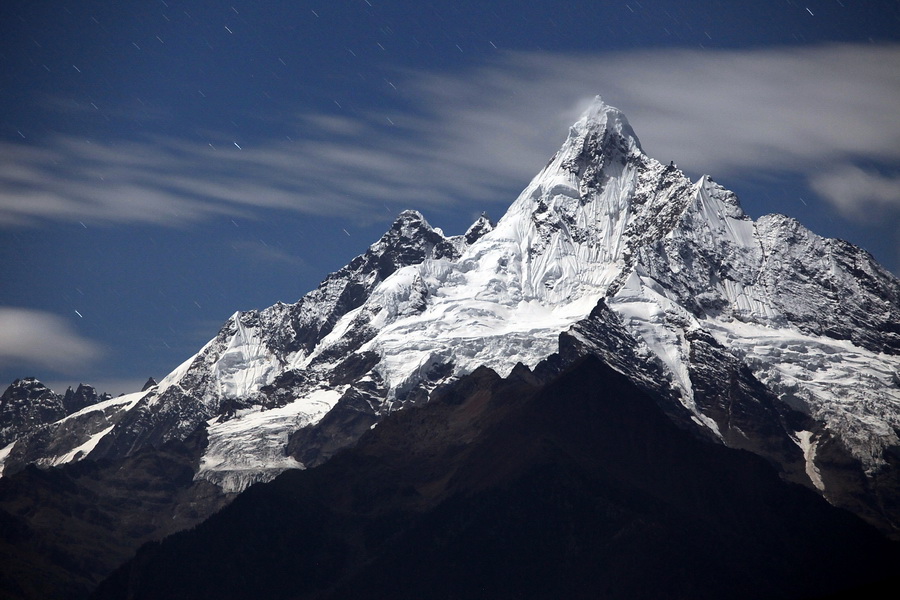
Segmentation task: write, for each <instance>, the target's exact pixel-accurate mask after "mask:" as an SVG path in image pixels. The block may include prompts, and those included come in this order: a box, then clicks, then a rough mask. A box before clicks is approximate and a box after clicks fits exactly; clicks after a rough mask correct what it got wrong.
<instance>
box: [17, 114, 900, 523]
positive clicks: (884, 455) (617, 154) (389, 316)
mask: <svg viewBox="0 0 900 600" xmlns="http://www.w3.org/2000/svg"><path fill="white" fill-rule="evenodd" d="M582 354H595V355H597V356H600V357H601V358H602V359H604V360H605V361H606V362H607V363H609V364H610V365H611V366H613V367H614V368H615V369H616V370H618V371H620V372H622V373H624V374H626V375H627V376H628V377H630V378H631V379H632V381H634V382H635V383H637V384H638V385H639V386H640V387H642V388H643V389H645V390H647V391H650V392H652V393H653V394H654V396H655V397H656V398H658V399H659V402H660V404H661V406H663V408H664V409H665V410H666V412H667V413H668V414H669V415H670V416H671V417H672V418H673V419H675V420H676V421H677V422H679V423H681V424H682V425H683V426H684V427H687V428H692V429H693V430H694V431H695V432H696V433H698V434H699V435H701V436H705V437H709V438H711V439H715V440H718V441H720V442H722V443H725V444H726V445H729V446H734V447H742V448H747V449H750V450H752V451H754V452H757V453H759V454H761V455H763V456H766V457H767V458H769V459H770V460H772V461H774V462H776V463H777V464H779V465H780V467H781V468H782V469H783V471H784V474H785V476H786V477H787V478H789V479H793V480H795V481H801V482H804V483H806V484H807V485H809V486H813V487H815V488H817V489H819V490H820V491H822V492H823V493H824V494H825V495H826V497H829V498H830V499H832V500H833V501H835V502H838V503H840V502H842V501H844V500H842V498H844V495H842V494H844V493H845V492H846V494H845V495H846V496H847V497H849V496H853V495H854V494H855V492H854V491H853V490H856V489H857V488H860V489H861V488H862V487H866V486H868V485H870V483H871V481H876V480H877V478H878V477H879V476H883V474H884V473H893V475H891V477H896V473H897V471H896V470H895V466H894V464H895V462H893V461H892V460H891V456H892V453H893V452H895V450H896V448H897V447H898V446H900V439H898V433H897V432H898V431H900V281H898V280H897V279H896V278H895V277H893V276H892V275H891V274H890V273H889V272H887V271H886V270H885V269H883V268H882V267H881V266H879V265H878V264H877V263H876V262H875V260H874V259H873V258H872V257H871V256H870V255H869V254H867V253H866V252H865V251H863V250H861V249H859V248H857V247H855V246H853V245H851V244H849V243H846V242H843V241H840V240H830V239H824V238H821V237H819V236H817V235H815V234H813V233H811V232H809V231H808V230H806V229H805V228H803V227H802V226H801V225H800V224H799V223H797V222H796V221H794V220H792V219H790V218H787V217H784V216H781V215H769V216H765V217H762V218H760V219H759V220H757V221H753V220H752V219H750V218H749V217H748V216H746V215H745V214H744V213H743V212H742V210H741V208H740V205H739V203H738V200H737V198H736V197H735V196H734V194H732V193H731V192H729V191H727V190H726V189H724V188H723V187H721V186H720V185H718V184H717V183H715V182H714V181H712V179H710V178H709V177H703V178H701V179H700V181H698V182H696V183H693V182H691V181H690V180H689V179H688V178H687V177H685V175H684V174H683V173H682V172H681V171H679V170H678V169H677V168H676V167H675V166H674V165H671V164H670V165H663V164H661V163H659V162H658V161H656V160H654V159H653V158H650V157H648V156H647V155H646V154H644V152H643V151H642V150H641V146H640V143H639V141H638V139H637V137H636V135H635V134H634V132H633V131H632V129H631V127H630V125H629V124H628V122H627V120H626V119H625V117H624V115H622V113H621V112H619V111H618V110H616V109H615V108H612V107H610V106H607V105H606V104H604V103H603V102H602V101H600V100H599V99H598V100H597V101H596V102H595V103H594V104H593V106H592V107H591V108H590V109H589V110H588V111H587V112H586V113H585V114H584V116H583V117H582V118H581V119H580V120H579V121H578V122H577V123H576V124H575V125H574V126H573V127H572V128H571V129H570V131H569V135H568V138H567V139H566V141H565V143H564V144H563V146H562V148H561V149H560V150H559V152H557V154H556V155H555V156H554V157H553V158H552V159H551V160H550V162H549V163H548V164H547V166H546V167H545V168H544V169H543V170H542V171H541V172H540V173H539V174H538V175H537V176H536V177H535V178H534V179H533V180H532V182H531V183H530V184H529V185H528V186H527V187H526V188H525V190H524V191H523V192H522V194H521V195H520V196H519V197H518V198H517V199H516V200H515V202H514V203H513V204H512V206H511V207H510V208H509V210H508V211H507V213H506V214H505V215H504V216H503V218H501V219H500V220H499V222H497V223H496V225H495V224H493V223H492V222H491V221H490V220H489V219H488V218H487V217H486V216H482V217H481V218H480V219H479V220H478V221H477V222H476V223H475V224H474V225H473V226H472V227H471V228H470V229H469V231H467V232H466V233H465V234H464V235H461V236H454V237H448V236H445V235H444V234H443V232H442V231H441V230H440V229H437V228H433V227H431V226H430V225H429V224H428V223H427V222H426V221H425V219H424V218H423V217H422V216H421V215H420V214H419V213H416V212H413V211H408V212H404V213H402V214H401V215H400V217H399V218H398V219H397V221H396V222H395V223H394V224H393V226H392V227H391V229H390V230H389V231H388V232H387V233H386V234H385V235H384V236H383V237H382V238H381V239H380V240H379V241H378V242H376V243H375V244H373V245H372V246H371V247H370V248H369V249H368V250H367V251H366V252H365V253H364V254H362V255H360V256H358V257H357V258H355V259H354V260H353V261H351V262H350V264H348V265H347V266H346V267H344V268H342V269H341V270H339V271H337V272H335V273H333V274H331V275H329V276H328V277H327V278H326V279H325V280H324V281H323V282H322V284H321V285H320V286H319V287H318V288H317V289H315V290H313V291H312V292H310V293H308V294H307V295H306V296H304V297H303V298H301V299H300V300H299V301H298V302H297V303H295V304H282V303H279V304H276V305H274V306H272V307H270V308H267V309H265V310H261V311H248V312H238V313H235V314H234V315H233V316H232V317H231V318H230V319H229V320H228V322H226V323H225V325H224V326H223V328H222V329H221V331H220V332H219V334H218V335H217V336H216V337H215V338H214V339H213V340H211V341H210V342H209V343H207V344H206V345H205V346H204V347H203V348H202V349H201V350H200V351H199V352H198V353H197V354H196V355H194V356H193V357H191V358H189V359H188V360H187V361H185V362H184V363H183V364H182V365H181V366H180V367H178V368H177V369H176V370H175V371H173V372H172V373H170V374H169V375H168V376H167V377H165V378H164V379H162V380H161V381H160V382H159V384H158V385H156V386H155V387H151V388H149V389H147V390H146V391H144V392H141V393H138V394H133V395H129V396H124V397H121V398H118V399H108V400H106V401H105V402H101V403H98V404H97V405H95V406H94V407H88V408H85V409H82V410H80V411H78V412H76V413H74V414H69V415H68V416H65V417H64V418H61V419H59V420H56V421H54V422H48V423H45V424H42V425H40V426H39V427H37V428H36V429H34V428H32V429H29V430H28V431H24V430H23V433H22V434H21V435H20V436H18V437H17V438H16V439H15V441H13V438H10V442H11V443H9V445H8V446H7V447H6V448H5V449H3V450H2V451H0V456H2V458H0V460H4V461H5V464H4V469H5V472H6V473H11V472H13V471H15V470H18V469H20V468H22V467H23V466H24V465H25V464H27V463H32V462H35V463H38V464H43V465H48V464H57V463H58V462H61V461H64V460H74V459H78V458H83V457H85V456H87V457H90V458H101V457H117V456H124V455H128V454H130V453H132V452H134V451H136V450H137V449H139V448H143V447H146V446H158V445H160V444H162V443H164V442H166V441H167V440H172V439H184V438H186V437H187V436H188V435H190V434H191V433H192V432H194V431H195V430H196V429H197V428H198V427H200V426H206V427H207V432H208V437H209V444H208V446H207V448H206V450H205V454H204V456H203V458H202V460H201V463H200V466H199V469H198V472H197V474H196V477H197V478H200V479H206V480H208V481H211V482H214V483H216V484H218V485H220V486H221V487H222V488H223V489H224V490H226V491H239V490H241V489H243V488H245V487H246V486H247V485H249V484H250V483H253V482H255V481H263V480H268V479H271V478H272V477H274V476H275V475H277V474H278V473H280V472H281V471H283V470H285V469H290V468H301V467H303V466H310V465H314V464H318V463H320V462H322V461H324V460H326V459H327V458H328V457H329V456H330V455H331V454H332V453H333V452H334V451H336V450H337V449H338V448H340V447H342V446H345V445H347V444H350V443H352V442H353V441H354V440H355V439H356V438H357V437H358V436H359V435H361V434H362V433H363V432H364V431H365V430H367V429H369V428H370V427H372V426H373V425H374V424H376V423H377V422H378V421H379V420H380V419H381V418H382V417H383V416H384V415H385V414H387V413H389V412H391V411H393V410H396V409H398V408H402V407H403V406H405V405H407V404H409V403H416V402H422V401H425V400H426V399H427V397H428V394H429V393H430V392H431V391H432V390H433V389H435V388H436V387H437V386H439V385H441V384H443V383H446V382H449V381H451V380H455V379H458V378H459V377H461V376H463V375H466V374H468V373H471V372H472V371H474V370H475V369H476V368H477V367H479V366H487V367H489V368H491V369H493V370H495V371H496V372H497V373H499V374H500V375H501V376H506V375H507V374H509V373H510V372H511V371H512V369H513V368H514V367H515V366H516V365H517V364H519V363H521V364H523V365H525V366H526V367H529V368H534V367H536V366H537V365H538V364H539V363H541V362H542V361H545V359H547V358H548V357H551V356H552V355H557V359H556V360H557V362H559V363H560V364H562V363H565V362H566V361H569V360H572V359H573V358H574V357H577V356H579V355H582ZM551 362H552V361H551ZM546 364H550V363H546ZM548 410H552V407H549V406H548ZM834 465H841V466H834ZM847 465H851V466H850V467H847ZM832 466H834V468H832ZM854 469H855V471H853V472H854V473H857V471H858V472H859V473H858V475H859V477H857V475H856V474H854V475H852V476H848V475H846V473H847V472H848V470H854ZM862 473H865V477H868V478H869V479H868V480H866V479H865V478H862V479H860V477H863V475H862ZM880 474H881V475H880ZM851 480H852V481H853V482H856V483H848V482H850V481H851ZM860 481H861V482H862V483H860ZM866 481H869V482H870V483H866ZM892 481H893V479H892ZM848 486H850V487H853V486H856V487H853V490H850V491H849V492H847V489H848ZM870 487H871V486H870ZM876 487H877V486H876ZM847 502H849V500H848V501H847ZM873 502H874V501H873ZM874 504H877V503H874ZM856 508H857V509H858V507H856ZM859 510H863V509H859ZM866 510H868V509H866ZM873 510H874V509H873ZM863 512H865V511H863ZM888 520H890V519H888Z"/></svg>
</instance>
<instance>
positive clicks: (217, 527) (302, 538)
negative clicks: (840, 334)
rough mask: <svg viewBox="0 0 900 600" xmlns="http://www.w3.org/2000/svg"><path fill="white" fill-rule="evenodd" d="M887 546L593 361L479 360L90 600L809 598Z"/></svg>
mask: <svg viewBox="0 0 900 600" xmlns="http://www.w3.org/2000/svg"><path fill="white" fill-rule="evenodd" d="M524 371H527V369H526V370H524ZM897 558H898V554H897V549H896V547H894V546H893V545H892V544H890V543H889V542H887V541H886V540H885V539H884V538H882V537H880V536H879V535H878V534H877V532H875V531H874V530H872V529H870V528H869V527H868V526H867V525H865V524H864V523H862V522H861V521H860V520H858V519H857V518H856V517H854V516H852V515H850V514H849V513H846V512H843V511H839V510H836V509H834V508H832V507H831V506H829V505H828V504H827V503H826V502H825V501H824V500H822V499H821V498H820V497H818V496H817V495H816V494H815V493H813V492H812V491H810V490H808V489H806V488H804V487H801V486H796V485H793V484H788V483H785V482H784V481H782V480H781V479H780V478H779V477H778V475H777V474H776V473H775V471H774V470H773V469H772V468H771V467H770V466H769V464H767V462H766V461H764V460H762V459H760V458H759V457H757V456H754V455H752V454H750V453H748V452H744V451H740V450H734V449H729V448H726V447H724V446H721V445H714V444H710V443H707V442H705V441H702V440H700V439H697V438H696V437H695V436H693V435H691V434H690V433H688V432H686V431H684V430H682V429H680V428H678V427H676V426H675V425H673V423H672V422H671V421H670V420H669V419H668V418H667V417H666V416H665V415H664V414H663V413H662V412H661V411H660V410H659V407H658V406H657V405H656V403H655V402H654V401H653V400H652V399H650V398H649V397H647V396H646V395H645V394H644V393H642V392H641V391H640V390H638V389H637V388H636V387H635V386H634V384H632V383H631V382H630V381H628V380H627V379H626V378H624V377H623V376H621V375H619V374H617V373H615V372H614V371H612V370H611V369H609V368H608V367H607V366H606V365H604V364H602V363H601V362H599V361H598V360H597V359H595V358H588V359H585V360H584V361H582V362H580V363H578V364H576V365H575V366H574V367H573V368H572V369H570V370H568V371H566V372H564V373H562V374H561V375H559V376H555V377H551V379H550V380H549V381H547V382H544V383H542V382H540V380H539V377H538V376H536V375H534V374H531V373H527V372H523V370H522V369H517V370H516V371H515V372H514V375H513V376H511V377H510V378H508V379H506V380H504V379H501V378H499V377H498V376H497V375H496V374H494V373H493V372H492V371H490V370H488V369H479V370H477V371H475V372H474V373H473V374H472V375H470V376H468V377H466V378H463V379H462V380H460V381H459V382H458V383H456V384H454V385H452V386H449V387H448V388H444V389H443V390H442V391H439V392H437V393H436V394H435V396H434V397H433V398H432V401H431V402H430V403H429V404H427V405H426V406H423V407H420V408H416V407H414V408H410V409H408V410H404V411H401V412H399V413H395V414H393V415H391V416H390V417H389V418H387V419H385V420H384V421H383V422H382V423H381V424H380V425H379V426H378V427H377V428H375V429H374V430H372V431H371V432H369V433H367V434H366V435H364V436H363V438H362V439H361V440H360V443H359V444H358V446H357V447H356V448H355V449H353V450H349V451H346V452H343V453H340V454H338V455H336V456H335V457H334V458H332V459H331V460H330V461H328V462H327V463H325V464H324V465H322V466H321V467H319V468H316V469H311V470H308V471H290V472H287V473H284V474H282V475H281V476H280V477H279V478H277V479H276V480H275V481H273V482H271V483H269V484H263V485H257V486H253V487H252V488H250V489H249V490H248V491H247V492H245V493H244V494H242V495H241V496H240V497H239V498H238V499H237V500H236V501H235V502H234V503H233V504H232V505H231V506H229V507H228V508H227V509H225V510H224V511H222V512H220V513H219V514H217V515H215V516H214V517H213V518H211V519H210V520H209V521H207V522H206V523H204V524H203V525H201V526H200V527H198V528H197V529H195V530H194V531H191V532H185V533H182V534H179V535H176V536H173V537H171V538H169V539H167V540H165V541H163V542H162V543H160V544H153V545H150V546H146V547H144V548H143V549H142V550H141V551H140V552H139V553H138V555H137V557H136V558H135V559H134V560H133V561H132V562H130V563H128V564H127V565H125V566H124V567H122V568H121V569H119V570H118V571H116V573H115V574H114V575H113V576H112V577H111V578H110V579H109V580H107V581H106V582H104V583H103V584H102V585H101V586H100V588H99V589H98V591H97V593H96V594H95V596H94V597H95V598H103V599H106V598H146V599H150V598H167V599H172V598H246V597H251V596H252V597H255V598H280V597H294V598H351V597H352V598H422V597H429V598H485V597H489V598H547V597H560V598H563V597H564V598H597V597H603V598H611V599H616V598H629V599H631V598H658V597H680V598H725V597H727V598H807V597H814V596H817V595H822V594H826V593H830V592H836V591H839V590H841V589H844V588H847V587H850V586H853V585H857V584H861V583H864V582H866V581H867V580H874V579H879V578H884V577H887V576H888V575H890V574H891V573H892V571H890V569H891V568H893V567H892V565H893V566H895V565H896V562H895V561H896V560H897Z"/></svg>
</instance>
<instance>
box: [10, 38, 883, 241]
mask: <svg viewBox="0 0 900 600" xmlns="http://www.w3.org/2000/svg"><path fill="white" fill-rule="evenodd" d="M396 81H397V82H398V85H397V87H398V88H399V91H400V93H401V95H402V97H403V98H404V100H405V103H406V108H405V109H403V110H400V109H384V110H383V111H382V112H377V113H375V112H361V111H357V112H352V111H349V110H342V109H339V108H337V107H335V110H334V111H333V112H332V113H331V114H321V113H302V114H300V115H296V114H295V115H291V116H289V117H285V128H286V130H287V131H288V133H290V135H289V136H285V137H284V138H280V139H278V140H256V141H254V142H252V143H247V144H244V145H241V146H238V144H237V143H234V144H232V143H231V142H229V141H221V143H220V144H218V146H216V145H215V144H210V145H204V144H198V143H194V142H188V141H186V140H180V139H172V138H146V139H142V140H127V141H125V140H102V139H101V140H95V141H93V142H91V143H90V144H88V143H85V142H84V141H83V140H74V139H72V138H68V137H65V136H59V137H56V138H52V139H47V140H44V141H43V142H42V143H41V144H39V145H37V146H35V145H25V144H5V145H3V146H2V147H0V156H2V158H3V160H4V163H3V166H2V168H0V224H14V223H23V222H24V223H28V222H34V221H36V220H39V219H45V218H51V219H58V220H70V221H79V220H81V221H84V220H93V221H95V222H109V223H123V222H124V223H130V222H145V223H157V224H160V225H170V224H171V225H180V224H183V223H185V222H189V221H192V220H197V219H203V218H207V217H209V216H211V215H215V214H231V215H234V214H245V213H253V212H254V211H258V210H260V209H279V210H291V211H298V212H302V213H307V214H317V215H343V216H348V217H349V218H355V219H358V220H361V221H365V220H367V219H370V218H371V216H370V215H371V214H372V210H371V209H372V207H381V206H382V204H387V203H390V204H391V205H393V206H399V205H402V206H415V207H429V206H444V207H447V206H458V207H460V208H471V207H472V206H476V207H477V208H479V209H481V208H483V207H484V206H485V205H486V204H490V203H498V204H501V205H506V204H508V203H509V202H510V201H511V200H512V199H513V196H514V195H515V194H516V193H517V192H518V191H519V190H520V189H521V188H522V187H523V186H524V185H525V184H526V183H527V181H528V179H529V178H530V177H532V176H533V175H534V174H535V173H536V172H537V171H538V170H539V169H540V168H541V167H542V166H543V165H544V164H545V163H546V161H547V159H548V158H549V157H550V156H551V155H552V154H553V152H554V151H555V150H556V149H557V148H558V147H559V145H560V144H561V143H562V141H563V139H564V137H565V134H566V130H567V127H568V126H569V125H570V124H571V123H573V122H574V121H575V120H576V119H577V118H578V116H579V113H580V112H581V110H583V108H584V107H585V106H586V103H587V102H588V101H589V99H590V98H592V97H593V96H595V95H597V94H601V95H602V96H603V98H604V100H606V101H607V102H608V103H610V104H612V105H614V106H617V107H619V108H621V109H622V110H623V111H624V112H625V114H626V115H627V116H628V118H629V120H630V121H631V123H632V125H633V126H634V129H635V131H637V134H638V136H639V137H640V138H641V141H642V143H643V146H644V149H645V151H646V152H647V153H648V154H650V155H651V156H654V157H655V158H657V159H659V160H661V161H664V162H667V161H669V160H674V161H675V162H676V163H677V164H678V165H679V167H681V168H683V169H685V170H687V171H688V172H691V173H695V174H696V173H701V172H703V173H710V174H713V175H715V176H729V175H734V174H751V173H754V172H760V171H770V172H792V173H800V174H802V175H804V176H805V177H807V179H808V180H809V182H810V185H811V187H812V188H813V189H814V190H815V191H816V192H817V193H818V194H820V196H822V197H823V198H824V199H825V200H828V201H829V202H831V203H832V204H834V205H835V207H837V208H838V209H839V210H840V211H841V212H842V213H843V214H845V215H847V216H850V217H853V216H855V215H857V213H858V212H859V211H862V210H865V209H866V207H869V208H871V207H872V206H877V207H878V209H879V210H880V211H883V212H888V213H891V214H897V213H900V178H898V177H897V173H892V172H890V171H891V169H897V165H898V163H900V115H898V112H900V111H898V106H897V98H900V45H874V44H873V45H827V46H815V47H803V46H798V47H784V48H777V49H759V50H702V49H700V50H684V49H682V50H679V49H674V50H673V49H660V50H653V51H640V52H623V53H614V54H580V55H576V54H548V53H534V52H512V53H506V54H503V55H501V57H500V58H499V59H497V60H495V61H492V62H489V63H481V64H479V65H475V66H472V67H470V68H468V69H464V70H460V71H454V72H449V73H448V72H442V73H423V72H415V71H406V72H402V73H398V76H397V78H396ZM286 140H288V141H286ZM861 165H866V168H867V169H868V170H865V171H862V173H863V175H860V169H861V168H862V167H861ZM876 168H879V169H880V171H879V173H876V172H875V170H874V169H876ZM848 173H849V174H851V175H853V176H854V185H853V186H852V194H851V195H848V193H847V191H846V190H847V189H848V185H847V184H846V182H845V181H844V175H846V174H848ZM857 206H858V207H859V211H857V210H855V207H857ZM379 212H381V211H379Z"/></svg>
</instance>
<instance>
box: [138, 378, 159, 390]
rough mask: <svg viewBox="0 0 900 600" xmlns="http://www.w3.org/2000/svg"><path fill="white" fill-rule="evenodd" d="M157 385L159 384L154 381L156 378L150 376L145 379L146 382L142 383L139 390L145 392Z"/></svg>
mask: <svg viewBox="0 0 900 600" xmlns="http://www.w3.org/2000/svg"><path fill="white" fill-rule="evenodd" d="M157 385H159V384H158V383H156V380H155V379H153V378H152V377H151V378H150V379H148V380H147V383H145V384H144V387H142V388H141V391H142V392H146V391H147V390H149V389H150V388H152V387H156V386H157Z"/></svg>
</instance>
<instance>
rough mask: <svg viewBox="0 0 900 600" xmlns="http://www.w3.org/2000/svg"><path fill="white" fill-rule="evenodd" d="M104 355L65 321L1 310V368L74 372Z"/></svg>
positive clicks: (36, 313) (52, 316)
mask: <svg viewBox="0 0 900 600" xmlns="http://www.w3.org/2000/svg"><path fill="white" fill-rule="evenodd" d="M102 354H103V350H102V348H101V347H100V346H99V345H98V344H97V343H96V342H93V341H91V340H89V339H87V338H85V337H83V336H81V335H79V334H78V333H77V332H76V331H75V329H74V328H73V327H72V325H71V324H70V323H69V322H68V321H66V320H65V319H64V318H62V317H60V316H59V315H55V314H53V313H48V312H44V311H39V310H33V309H27V308H17V307H0V366H2V367H8V366H18V365H24V364H30V365H38V366H41V367H46V368H48V369H54V370H56V371H61V372H64V373H74V372H76V371H77V370H79V369H81V368H83V367H85V366H87V365H90V364H91V363H93V362H94V361H95V360H97V359H98V358H100V357H101V356H102Z"/></svg>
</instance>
